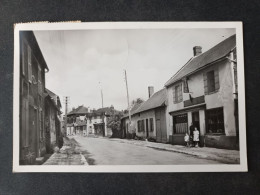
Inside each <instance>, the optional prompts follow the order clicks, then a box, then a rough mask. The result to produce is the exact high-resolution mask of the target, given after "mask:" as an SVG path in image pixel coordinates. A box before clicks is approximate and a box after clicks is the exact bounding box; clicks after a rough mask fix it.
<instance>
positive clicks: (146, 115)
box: [134, 110, 156, 138]
mask: <svg viewBox="0 0 260 195" xmlns="http://www.w3.org/2000/svg"><path fill="white" fill-rule="evenodd" d="M139 115H140V116H139ZM150 118H153V126H154V130H153V131H152V132H151V131H149V137H152V138H156V124H155V111H154V110H148V111H145V112H142V113H140V114H135V115H134V119H135V129H136V135H137V136H139V137H144V138H146V137H147V134H146V119H148V127H149V119H150ZM138 120H144V132H138V125H137V121H138ZM148 129H149V128H148Z"/></svg>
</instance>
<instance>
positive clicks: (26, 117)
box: [19, 31, 49, 164]
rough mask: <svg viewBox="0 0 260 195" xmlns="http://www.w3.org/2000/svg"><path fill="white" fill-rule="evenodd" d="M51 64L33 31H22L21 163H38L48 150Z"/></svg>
mask: <svg viewBox="0 0 260 195" xmlns="http://www.w3.org/2000/svg"><path fill="white" fill-rule="evenodd" d="M48 70H49V69H48V66H47V64H46V62H45V60H44V57H43V55H42V53H41V50H40V48H39V45H38V43H37V41H36V38H35V36H34V33H33V32H32V31H21V32H20V155H19V157H20V164H35V163H37V161H40V159H41V157H43V155H44V154H45V152H46V143H45V142H46V139H45V132H44V129H45V127H44V89H45V73H46V72H48Z"/></svg>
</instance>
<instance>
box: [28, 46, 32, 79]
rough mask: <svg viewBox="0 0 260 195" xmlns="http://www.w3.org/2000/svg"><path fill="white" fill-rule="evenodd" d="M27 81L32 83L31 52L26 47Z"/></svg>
mask: <svg viewBox="0 0 260 195" xmlns="http://www.w3.org/2000/svg"><path fill="white" fill-rule="evenodd" d="M28 80H29V81H30V82H31V81H32V50H31V48H30V46H29V45H28Z"/></svg>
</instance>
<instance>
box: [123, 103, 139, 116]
mask: <svg viewBox="0 0 260 195" xmlns="http://www.w3.org/2000/svg"><path fill="white" fill-rule="evenodd" d="M142 104H143V102H142V103H135V104H134V106H133V107H132V108H131V110H130V113H131V115H133V114H135V112H136V111H137V109H138V108H139V107H140V106H141V105H142ZM128 116H129V114H128V113H127V114H124V115H123V116H122V118H125V117H128Z"/></svg>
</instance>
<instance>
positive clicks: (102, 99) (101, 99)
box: [99, 82, 104, 108]
mask: <svg viewBox="0 0 260 195" xmlns="http://www.w3.org/2000/svg"><path fill="white" fill-rule="evenodd" d="M99 86H100V92H101V101H102V108H104V105H103V90H102V86H101V82H99Z"/></svg>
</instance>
